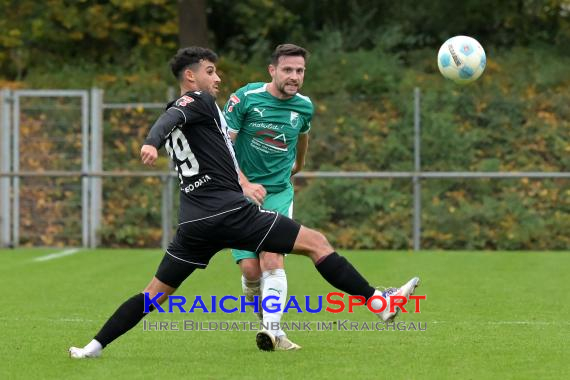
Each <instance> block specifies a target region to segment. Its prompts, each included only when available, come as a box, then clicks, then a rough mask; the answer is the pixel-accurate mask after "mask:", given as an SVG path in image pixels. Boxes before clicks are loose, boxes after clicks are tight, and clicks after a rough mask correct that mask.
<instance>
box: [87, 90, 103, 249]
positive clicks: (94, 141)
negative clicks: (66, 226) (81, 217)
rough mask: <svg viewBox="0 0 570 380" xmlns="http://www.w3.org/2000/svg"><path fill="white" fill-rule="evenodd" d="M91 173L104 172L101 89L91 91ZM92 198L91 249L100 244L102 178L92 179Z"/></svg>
mask: <svg viewBox="0 0 570 380" xmlns="http://www.w3.org/2000/svg"><path fill="white" fill-rule="evenodd" d="M90 111H91V171H92V172H101V171H103V90H101V89H99V88H92V89H91V110H90ZM90 182H91V197H90V206H91V207H90V211H91V213H90V219H91V221H90V223H89V242H90V247H91V248H96V247H97V246H98V245H99V244H100V241H99V234H98V232H99V230H100V228H101V219H102V203H103V195H102V194H103V192H102V187H103V179H102V178H101V177H93V176H92V177H90Z"/></svg>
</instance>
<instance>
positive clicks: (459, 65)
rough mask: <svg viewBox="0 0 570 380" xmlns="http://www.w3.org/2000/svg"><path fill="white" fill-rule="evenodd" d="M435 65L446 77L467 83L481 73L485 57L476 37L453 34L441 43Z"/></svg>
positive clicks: (483, 68) (456, 81) (485, 61)
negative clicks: (453, 35)
mask: <svg viewBox="0 0 570 380" xmlns="http://www.w3.org/2000/svg"><path fill="white" fill-rule="evenodd" d="M437 65H438V67H439V71H440V72H441V74H442V75H443V76H444V77H446V78H447V79H451V80H452V81H454V82H455V83H458V84H467V83H471V82H473V81H475V80H477V78H479V77H480V76H481V74H483V71H485V66H486V65H487V57H486V56H485V50H483V47H482V46H481V44H480V43H479V42H477V40H476V39H474V38H471V37H468V36H455V37H451V38H450V39H448V40H447V41H445V42H444V43H443V45H441V48H440V49H439V53H438V54H437Z"/></svg>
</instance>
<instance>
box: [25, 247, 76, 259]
mask: <svg viewBox="0 0 570 380" xmlns="http://www.w3.org/2000/svg"><path fill="white" fill-rule="evenodd" d="M79 251H80V250H79V249H78V248H72V249H66V250H65V251H61V252H56V253H50V254H49V255H46V256H41V257H36V258H35V259H34V261H48V260H53V259H59V258H60V257H65V256H69V255H73V254H75V253H77V252H79Z"/></svg>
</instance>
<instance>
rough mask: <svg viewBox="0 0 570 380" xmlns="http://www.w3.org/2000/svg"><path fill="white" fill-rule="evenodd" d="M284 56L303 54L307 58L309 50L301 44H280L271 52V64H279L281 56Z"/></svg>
mask: <svg viewBox="0 0 570 380" xmlns="http://www.w3.org/2000/svg"><path fill="white" fill-rule="evenodd" d="M283 56H301V57H303V58H304V59H305V61H306V60H307V59H309V52H308V51H307V49H304V48H302V47H300V46H297V45H293V44H283V45H279V46H277V47H276V48H275V50H274V51H273V54H271V64H272V65H277V64H278V63H279V57H283Z"/></svg>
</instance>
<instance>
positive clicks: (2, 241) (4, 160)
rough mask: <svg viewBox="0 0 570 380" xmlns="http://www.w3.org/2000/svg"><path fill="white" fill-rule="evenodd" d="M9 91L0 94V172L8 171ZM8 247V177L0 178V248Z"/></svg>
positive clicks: (5, 90)
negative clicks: (0, 108)
mask: <svg viewBox="0 0 570 380" xmlns="http://www.w3.org/2000/svg"><path fill="white" fill-rule="evenodd" d="M10 96H11V93H10V90H9V89H3V90H2V92H1V93H0V104H1V107H2V110H1V113H0V117H1V119H0V172H4V173H8V172H9V171H10V166H11V163H10ZM9 246H10V177H0V247H9Z"/></svg>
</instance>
